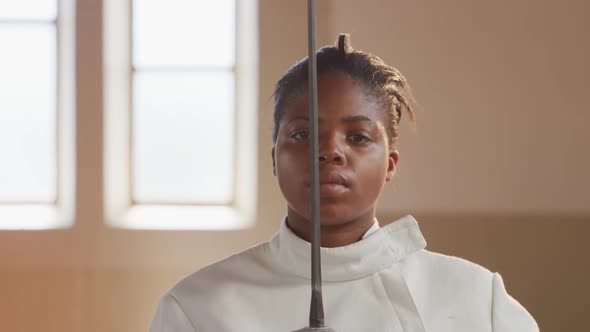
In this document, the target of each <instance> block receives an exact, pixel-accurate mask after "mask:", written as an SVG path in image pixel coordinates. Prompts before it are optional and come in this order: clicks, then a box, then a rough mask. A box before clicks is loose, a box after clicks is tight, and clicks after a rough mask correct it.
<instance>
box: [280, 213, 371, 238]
mask: <svg viewBox="0 0 590 332" xmlns="http://www.w3.org/2000/svg"><path fill="white" fill-rule="evenodd" d="M374 222H375V209H374V208H371V209H369V210H368V211H367V212H365V213H363V214H361V215H360V216H358V217H356V218H353V219H350V220H340V221H332V220H330V222H329V223H328V222H324V223H323V224H322V225H320V230H321V236H320V243H321V244H320V245H321V246H322V247H327V248H334V247H342V246H346V245H349V244H352V243H355V242H358V241H360V240H361V239H362V237H363V235H364V234H365V232H366V231H367V230H368V229H369V228H371V226H372V225H373V223H374ZM287 226H288V227H289V228H290V229H291V230H292V231H293V233H295V234H296V235H297V236H299V237H300V238H302V239H304V240H305V241H307V242H311V225H310V221H309V219H307V218H305V217H303V216H301V215H300V214H299V213H297V212H295V211H294V210H293V209H291V207H289V208H288V211H287Z"/></svg>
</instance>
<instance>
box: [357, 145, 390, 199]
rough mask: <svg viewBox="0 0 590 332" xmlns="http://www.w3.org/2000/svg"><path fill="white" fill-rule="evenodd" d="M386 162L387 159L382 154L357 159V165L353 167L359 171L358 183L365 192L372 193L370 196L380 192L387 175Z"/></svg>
mask: <svg viewBox="0 0 590 332" xmlns="http://www.w3.org/2000/svg"><path fill="white" fill-rule="evenodd" d="M388 164H389V161H388V159H387V158H385V157H383V154H376V155H374V156H373V157H369V156H366V157H365V158H359V159H358V163H357V167H355V168H356V169H357V170H359V171H361V174H360V178H359V182H361V183H360V184H361V186H362V187H363V191H364V192H365V193H367V194H369V193H372V194H373V195H371V196H374V195H375V194H376V195H378V194H379V193H381V190H382V189H383V185H384V184H385V179H386V176H387V167H388Z"/></svg>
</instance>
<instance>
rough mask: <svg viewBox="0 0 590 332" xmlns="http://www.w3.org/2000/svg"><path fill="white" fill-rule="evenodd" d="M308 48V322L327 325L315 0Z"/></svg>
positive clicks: (309, 11)
mask: <svg viewBox="0 0 590 332" xmlns="http://www.w3.org/2000/svg"><path fill="white" fill-rule="evenodd" d="M307 17H308V22H307V23H308V51H309V56H308V59H309V62H308V64H309V75H308V78H309V81H308V83H309V121H310V127H311V128H310V130H311V135H310V136H311V141H310V149H309V152H310V162H311V165H310V166H311V187H310V188H311V216H310V217H311V306H310V313H309V326H310V327H322V326H324V305H323V301H322V272H321V257H320V212H319V207H320V198H319V156H318V154H319V147H318V96H317V94H318V92H317V63H316V53H315V49H316V46H315V1H314V0H308V1H307Z"/></svg>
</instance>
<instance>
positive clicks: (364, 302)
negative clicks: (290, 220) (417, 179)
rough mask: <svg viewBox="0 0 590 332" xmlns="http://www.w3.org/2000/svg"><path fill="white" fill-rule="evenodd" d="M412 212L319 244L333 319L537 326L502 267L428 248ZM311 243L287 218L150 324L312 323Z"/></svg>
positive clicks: (286, 326)
mask: <svg viewBox="0 0 590 332" xmlns="http://www.w3.org/2000/svg"><path fill="white" fill-rule="evenodd" d="M425 247H426V241H425V240H424V238H423V236H422V234H421V233H420V230H419V228H418V225H417V223H416V221H415V220H414V218H412V217H411V216H409V215H408V216H405V217H403V218H401V219H399V220H397V221H396V222H394V223H391V224H389V225H387V226H385V227H383V228H380V229H379V226H378V224H377V226H376V227H375V226H373V227H371V228H370V229H369V230H368V231H367V233H365V236H364V237H363V239H362V240H361V241H359V242H356V243H353V244H351V245H347V246H344V247H338V248H321V254H322V276H323V280H324V288H323V290H324V292H323V295H324V308H325V314H326V324H327V325H328V326H329V327H331V328H333V329H334V330H335V331H337V332H348V331H350V332H359V331H373V332H374V331H405V332H424V331H428V332H431V331H432V332H435V331H436V332H462V331H464V332H479V331H481V332H484V331H491V332H537V331H539V328H538V326H537V324H536V323H535V320H534V319H533V318H532V317H531V315H530V314H529V313H528V312H527V311H526V309H524V308H523V307H522V306H521V305H520V304H519V303H518V302H516V301H515V300H514V299H513V298H512V297H510V295H508V293H507V292H506V290H505V288H504V284H503V282H502V278H501V277H500V275H499V274H497V273H492V272H490V271H488V270H487V269H485V268H483V267H481V266H479V265H477V264H474V263H471V262H468V261H466V260H463V259H460V258H456V257H451V256H445V255H441V254H436V253H432V252H429V251H427V250H425V249H424V248H425ZM309 263H310V244H309V243H308V242H306V241H304V240H302V239H300V238H299V237H297V236H296V235H295V234H294V233H293V232H292V231H290V230H289V228H288V227H287V226H286V224H285V222H283V224H282V225H281V228H280V230H279V232H278V233H277V234H276V235H275V236H274V237H273V238H272V239H271V240H270V241H269V242H265V243H262V244H260V245H258V246H255V247H253V248H250V249H248V250H246V251H244V252H242V253H239V254H236V255H233V256H231V257H228V258H226V259H224V260H222V261H220V262H217V263H215V264H212V265H210V266H207V267H205V268H203V269H201V270H199V271H197V272H195V273H193V274H192V275H190V276H188V277H186V278H185V279H184V280H182V281H180V282H179V283H178V284H176V285H175V286H174V287H172V288H171V289H170V290H168V291H167V292H166V293H165V294H164V295H163V296H162V298H161V301H160V304H159V306H158V309H157V311H156V314H155V316H154V319H153V322H152V326H151V328H150V331H151V332H164V331H166V332H167V331H174V332H189V331H191V332H194V331H198V332H226V331H240V332H245V331H252V332H266V331H269V332H280V331H286V332H288V331H294V330H297V329H300V328H303V327H305V326H307V323H308V317H309V300H310V293H311V291H310V280H309V278H310V265H309Z"/></svg>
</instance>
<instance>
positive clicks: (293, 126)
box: [272, 73, 398, 225]
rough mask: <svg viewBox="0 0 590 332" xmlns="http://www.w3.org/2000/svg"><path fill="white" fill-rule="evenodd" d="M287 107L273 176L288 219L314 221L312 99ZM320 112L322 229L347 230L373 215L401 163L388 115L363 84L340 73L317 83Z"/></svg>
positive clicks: (297, 98)
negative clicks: (388, 127)
mask: <svg viewBox="0 0 590 332" xmlns="http://www.w3.org/2000/svg"><path fill="white" fill-rule="evenodd" d="M306 91H307V90H306ZM287 104H288V105H287V106H286V109H285V110H284V113H283V115H282V118H281V119H280V122H279V129H278V136H277V140H276V143H275V146H274V147H273V150H272V157H273V173H274V174H275V176H276V177H277V179H278V183H279V187H280V189H281V191H282V193H283V196H284V197H285V199H286V200H287V203H288V208H289V213H296V214H298V215H299V216H301V217H302V218H304V219H306V220H309V219H310V202H309V201H310V162H309V139H310V137H309V135H310V133H309V130H310V122H309V110H308V95H307V93H300V94H299V95H297V96H294V97H293V98H292V100H290V102H288V103H287ZM318 106H319V108H318V118H319V123H318V124H319V156H320V161H319V164H320V217H321V218H320V219H321V222H322V224H323V225H337V224H344V223H348V222H351V221H353V220H355V219H358V218H359V217H360V216H362V215H366V214H367V213H372V214H373V215H374V210H375V205H376V202H377V199H378V197H379V195H380V193H381V191H382V190H383V187H384V184H385V182H386V181H389V180H390V179H391V178H392V177H393V175H394V174H395V167H396V163H397V160H398V153H397V152H396V151H395V150H391V149H390V147H389V143H388V142H389V141H388V138H387V133H386V129H385V128H386V125H385V124H386V118H387V116H386V113H385V111H384V110H383V109H382V107H381V106H379V104H378V103H376V102H374V101H372V100H371V99H370V98H369V97H367V96H366V94H365V93H363V89H362V87H360V86H359V85H358V83H355V82H354V81H353V80H352V79H351V78H350V77H349V76H348V75H346V74H340V73H330V74H323V75H321V76H320V77H319V78H318Z"/></svg>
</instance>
